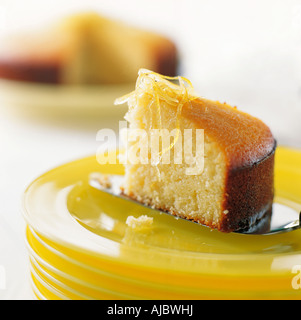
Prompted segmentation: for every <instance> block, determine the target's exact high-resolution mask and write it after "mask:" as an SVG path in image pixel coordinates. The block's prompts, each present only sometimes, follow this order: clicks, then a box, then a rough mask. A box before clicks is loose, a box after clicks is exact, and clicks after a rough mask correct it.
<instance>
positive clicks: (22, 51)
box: [0, 13, 177, 84]
mask: <svg viewBox="0 0 301 320" xmlns="http://www.w3.org/2000/svg"><path fill="white" fill-rule="evenodd" d="M141 67H144V68H150V69H152V70H155V71H157V72H160V73H163V74H166V75H171V76H172V75H175V74H176V69H177V49H176V46H175V44H174V43H173V42H172V41H171V40H169V39H167V38H166V37H164V36H161V35H159V34H155V33H153V32H148V31H144V30H140V29H138V28H134V27H131V26H128V25H126V24H124V23H121V22H118V21H113V20H110V19H107V18H104V17H102V16H100V15H98V14H95V13H85V14H78V15H74V16H71V17H67V18H65V19H64V20H63V21H60V22H58V23H57V24H55V25H53V26H49V27H48V28H45V29H43V30H41V31H38V32H36V33H29V34H21V35H17V36H10V37H8V38H6V39H3V40H2V43H1V45H0V77H1V78H6V79H11V80H18V81H30V82H40V83H55V84H119V83H126V82H134V81H135V80H136V77H137V72H138V70H139V69H140V68H141Z"/></svg>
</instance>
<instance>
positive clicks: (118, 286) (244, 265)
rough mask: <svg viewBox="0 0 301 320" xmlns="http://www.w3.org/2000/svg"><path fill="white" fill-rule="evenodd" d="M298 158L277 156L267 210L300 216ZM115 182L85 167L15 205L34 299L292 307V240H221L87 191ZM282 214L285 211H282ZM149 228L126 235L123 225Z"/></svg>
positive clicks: (38, 187)
mask: <svg viewBox="0 0 301 320" xmlns="http://www.w3.org/2000/svg"><path fill="white" fill-rule="evenodd" d="M300 164H301V152H299V151H293V150H289V149H285V148H279V149H278V151H277V156H276V202H277V203H276V204H275V206H280V207H283V208H287V207H289V208H290V209H291V210H293V211H294V212H297V211H298V210H299V211H300V209H301V167H300V166H301V165H300ZM92 172H105V173H117V174H122V172H123V168H122V166H121V165H105V166H104V165H102V166H101V165H99V164H98V163H97V161H96V158H95V157H90V158H85V159H82V160H78V161H75V162H73V163H70V164H67V165H64V166H62V167H59V168H57V169H55V170H53V171H51V172H48V173H47V174H45V175H44V176H42V177H40V178H39V179H37V180H36V181H34V182H33V183H32V184H31V185H30V187H29V188H28V189H27V191H26V193H25V197H24V216H25V219H26V222H27V230H26V240H27V245H28V252H29V258H30V259H29V260H30V267H31V282H32V288H33V292H34V294H35V295H36V297H37V298H38V299H64V300H65V299H72V300H75V299H89V300H91V299H114V300H116V299H191V300H193V299H300V298H301V284H300V278H301V275H300V274H301V230H296V231H293V232H289V233H285V234H278V235H270V236H259V235H242V234H235V233H231V234H224V233H220V232H217V231H211V230H210V229H209V228H206V227H202V226H199V225H197V224H194V223H191V222H188V221H184V220H177V219H176V218H174V217H172V216H169V215H167V214H160V213H159V212H154V211H151V210H149V209H147V208H144V207H142V206H138V205H134V204H132V203H130V202H128V203H127V202H124V201H123V200H121V199H118V198H114V197H112V196H110V195H107V194H104V193H102V192H100V191H98V190H96V189H94V188H92V187H91V186H90V185H89V176H90V174H91V173H92ZM284 212H285V211H284ZM141 215H147V216H149V217H152V218H153V224H152V226H151V227H150V228H147V229H144V230H140V231H139V230H138V231H137V230H135V229H133V228H131V227H130V226H128V225H127V224H126V220H127V217H128V216H134V217H139V216H141Z"/></svg>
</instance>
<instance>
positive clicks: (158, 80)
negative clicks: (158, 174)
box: [115, 69, 197, 171]
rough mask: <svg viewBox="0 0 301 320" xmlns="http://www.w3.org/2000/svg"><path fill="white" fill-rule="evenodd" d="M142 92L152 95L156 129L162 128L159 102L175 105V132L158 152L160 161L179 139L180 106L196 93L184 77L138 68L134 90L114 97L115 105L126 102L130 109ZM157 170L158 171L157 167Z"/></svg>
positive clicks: (152, 110) (151, 103) (151, 106)
mask: <svg viewBox="0 0 301 320" xmlns="http://www.w3.org/2000/svg"><path fill="white" fill-rule="evenodd" d="M174 82H175V83H174ZM143 94H148V95H150V96H151V97H152V99H151V102H150V104H149V108H150V110H151V112H152V114H153V112H154V111H156V114H155V116H156V119H157V124H158V128H157V129H162V117H161V103H162V102H165V103H168V104H170V105H172V106H175V107H177V112H176V129H177V134H176V136H175V138H174V139H173V142H172V143H171V144H170V146H169V147H168V148H165V149H164V150H162V151H161V152H160V153H159V155H160V161H161V159H162V155H163V154H164V153H165V152H168V151H169V150H171V149H172V148H173V147H174V146H175V144H176V143H177V141H178V139H179V135H180V119H181V118H180V117H181V113H182V108H183V106H184V104H185V103H187V102H190V101H191V100H194V99H195V98H196V97H197V95H196V94H195V93H194V88H193V85H192V83H191V82H190V81H189V80H188V79H186V78H184V77H181V76H177V77H169V76H163V75H161V74H158V73H156V72H153V71H150V70H147V69H140V70H139V73H138V79H137V82H136V88H135V90H134V91H132V92H130V93H129V94H127V95H124V96H122V97H120V98H118V99H116V100H115V105H119V104H124V103H126V102H127V103H128V105H129V111H131V110H132V109H133V108H134V107H135V106H136V105H137V100H138V98H139V97H141V96H142V95H143ZM153 105H156V108H153ZM154 109H155V110H154ZM152 118H153V117H152ZM151 121H152V120H151ZM153 125H154V124H153V121H152V122H151V126H153ZM153 129H155V128H153ZM160 161H159V162H160ZM156 167H157V166H156ZM157 171H158V168H157Z"/></svg>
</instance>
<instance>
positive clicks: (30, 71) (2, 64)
mask: <svg viewBox="0 0 301 320" xmlns="http://www.w3.org/2000/svg"><path fill="white" fill-rule="evenodd" d="M60 71H61V66H60V64H59V63H55V62H53V63H49V62H47V63H44V64H41V63H36V62H33V61H6V60H1V59H0V78H2V79H7V80H15V81H24V82H38V83H48V84H59V83H61V72H60Z"/></svg>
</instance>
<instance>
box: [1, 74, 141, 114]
mask: <svg viewBox="0 0 301 320" xmlns="http://www.w3.org/2000/svg"><path fill="white" fill-rule="evenodd" d="M134 88H135V83H129V84H116V85H99V86H74V85H51V84H39V83H30V82H18V81H12V80H3V79H1V80H0V102H1V104H2V105H7V106H9V107H10V108H14V109H15V110H17V111H20V112H23V113H25V114H28V113H30V114H33V115H37V114H38V115H44V114H46V115H51V116H59V115H72V116H83V115H85V116H95V115H110V116H116V115H118V116H120V115H122V116H123V115H124V114H125V112H126V106H118V107H116V106H114V101H115V99H116V97H121V96H123V95H124V94H126V93H128V92H131V91H132V90H134Z"/></svg>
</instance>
